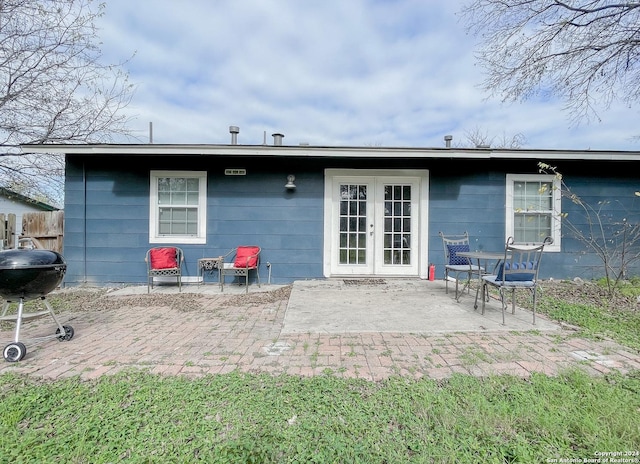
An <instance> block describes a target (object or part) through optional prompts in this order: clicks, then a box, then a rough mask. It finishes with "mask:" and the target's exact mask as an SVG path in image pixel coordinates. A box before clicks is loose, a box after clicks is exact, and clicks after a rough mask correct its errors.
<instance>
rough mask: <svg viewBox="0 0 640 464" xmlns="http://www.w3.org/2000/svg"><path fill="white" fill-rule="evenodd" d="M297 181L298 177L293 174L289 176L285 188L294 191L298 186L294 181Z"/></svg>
mask: <svg viewBox="0 0 640 464" xmlns="http://www.w3.org/2000/svg"><path fill="white" fill-rule="evenodd" d="M295 180H296V176H294V175H293V174H289V175H288V176H287V183H286V184H284V187H285V188H286V189H289V190H294V189H295V188H296V184H294V183H293V181H295Z"/></svg>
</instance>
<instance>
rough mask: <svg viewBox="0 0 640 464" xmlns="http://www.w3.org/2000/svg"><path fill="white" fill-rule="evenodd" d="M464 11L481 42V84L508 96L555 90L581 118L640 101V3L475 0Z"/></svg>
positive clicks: (576, 118)
mask: <svg viewBox="0 0 640 464" xmlns="http://www.w3.org/2000/svg"><path fill="white" fill-rule="evenodd" d="M462 17H463V19H464V21H465V22H466V24H467V28H468V31H470V32H471V33H473V34H475V35H477V36H479V37H480V39H481V41H482V46H481V48H480V49H479V51H478V52H477V54H476V57H477V59H478V61H479V63H480V64H481V66H482V67H483V68H485V70H486V78H485V80H484V82H483V83H482V88H483V89H484V90H485V91H488V92H489V93H490V95H494V96H500V97H501V98H502V100H503V101H524V100H528V99H531V98H536V97H545V96H547V95H556V96H558V97H560V98H561V99H562V100H563V101H564V102H565V108H566V110H568V111H569V114H570V115H571V119H572V120H573V122H574V123H579V122H580V121H581V120H589V119H591V118H593V117H596V118H598V119H599V116H598V113H597V111H596V109H595V108H596V106H597V105H602V106H603V107H604V108H605V109H606V108H609V106H610V105H611V103H612V102H614V101H622V102H624V103H625V104H627V105H632V104H633V103H635V102H637V101H638V100H639V99H640V86H638V85H637V83H638V81H639V78H640V48H639V46H640V2H613V1H610V0H609V1H608V0H572V1H569V0H567V1H559V0H520V1H517V0H516V1H508V2H507V1H504V0H472V1H471V2H470V3H468V4H467V5H466V6H465V7H464V8H463V9H462Z"/></svg>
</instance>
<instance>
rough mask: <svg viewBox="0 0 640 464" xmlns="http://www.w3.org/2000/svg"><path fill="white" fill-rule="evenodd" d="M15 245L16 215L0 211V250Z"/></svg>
mask: <svg viewBox="0 0 640 464" xmlns="http://www.w3.org/2000/svg"><path fill="white" fill-rule="evenodd" d="M15 247H16V215H15V214H14V213H9V214H4V213H0V250H1V249H5V248H15Z"/></svg>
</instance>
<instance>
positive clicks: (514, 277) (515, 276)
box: [496, 261, 537, 282]
mask: <svg viewBox="0 0 640 464" xmlns="http://www.w3.org/2000/svg"><path fill="white" fill-rule="evenodd" d="M536 266H537V263H535V262H533V261H529V262H526V263H513V268H511V263H502V264H501V265H500V266H499V267H498V275H496V281H497V282H501V281H502V274H503V272H504V269H507V270H508V269H513V270H517V269H526V270H531V271H535V269H536ZM534 275H535V272H523V273H517V272H516V273H512V274H505V276H504V280H505V282H524V281H527V280H533V277H534Z"/></svg>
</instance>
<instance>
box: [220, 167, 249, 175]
mask: <svg viewBox="0 0 640 464" xmlns="http://www.w3.org/2000/svg"><path fill="white" fill-rule="evenodd" d="M224 175H225V176H246V175H247V170H246V169H240V168H229V169H225V170H224Z"/></svg>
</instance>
